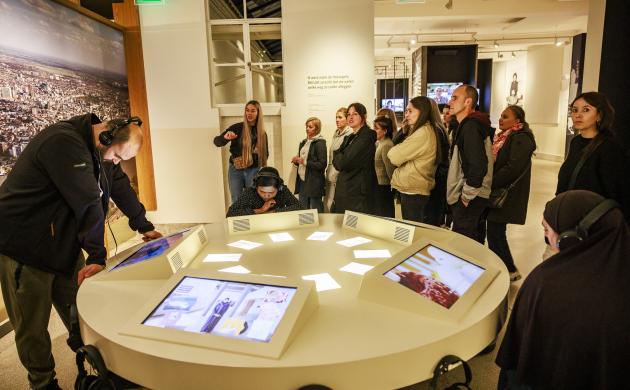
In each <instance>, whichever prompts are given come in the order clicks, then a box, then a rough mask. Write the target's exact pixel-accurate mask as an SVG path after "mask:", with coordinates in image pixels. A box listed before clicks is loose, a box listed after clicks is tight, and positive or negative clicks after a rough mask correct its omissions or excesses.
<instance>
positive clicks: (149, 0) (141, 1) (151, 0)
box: [133, 0, 164, 5]
mask: <svg viewBox="0 0 630 390" xmlns="http://www.w3.org/2000/svg"><path fill="white" fill-rule="evenodd" d="M133 2H134V3H135V4H136V5H147V4H164V0H134V1H133Z"/></svg>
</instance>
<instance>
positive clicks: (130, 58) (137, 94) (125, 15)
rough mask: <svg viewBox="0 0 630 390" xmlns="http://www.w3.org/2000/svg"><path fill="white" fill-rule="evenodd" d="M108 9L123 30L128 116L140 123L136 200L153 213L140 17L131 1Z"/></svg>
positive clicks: (150, 158) (151, 155)
mask: <svg viewBox="0 0 630 390" xmlns="http://www.w3.org/2000/svg"><path fill="white" fill-rule="evenodd" d="M112 6H113V11H114V21H115V22H116V23H117V24H119V25H121V26H124V27H125V32H124V34H125V57H126V60H127V79H128V83H129V105H130V108H131V115H136V116H139V117H140V118H142V121H143V125H142V129H143V133H144V143H143V144H142V148H141V149H140V151H139V152H138V155H137V156H136V171H137V177H138V192H139V197H140V201H141V202H142V203H143V204H144V206H145V207H146V209H147V210H156V209H157V201H156V197H155V177H154V174H153V153H152V148H151V125H150V123H149V108H148V104H147V91H146V82H145V78H144V58H143V55H142V35H141V32H140V16H139V14H138V7H137V6H136V5H134V2H133V0H125V2H124V3H114V4H113V5H112Z"/></svg>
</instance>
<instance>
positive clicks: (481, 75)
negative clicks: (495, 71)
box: [477, 59, 492, 112]
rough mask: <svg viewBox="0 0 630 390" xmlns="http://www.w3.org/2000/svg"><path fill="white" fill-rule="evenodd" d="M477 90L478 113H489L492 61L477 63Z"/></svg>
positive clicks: (486, 60) (479, 61) (485, 60)
mask: <svg viewBox="0 0 630 390" xmlns="http://www.w3.org/2000/svg"><path fill="white" fill-rule="evenodd" d="M477 88H479V111H482V112H490V103H491V101H490V96H491V95H492V59H484V60H478V61H477Z"/></svg>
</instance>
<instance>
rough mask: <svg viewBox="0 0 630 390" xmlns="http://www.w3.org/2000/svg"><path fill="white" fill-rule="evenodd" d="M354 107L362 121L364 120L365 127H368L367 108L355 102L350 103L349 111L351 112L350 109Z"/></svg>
mask: <svg viewBox="0 0 630 390" xmlns="http://www.w3.org/2000/svg"><path fill="white" fill-rule="evenodd" d="M352 107H354V110H355V111H356V112H357V114H359V115H360V116H361V119H362V120H363V125H367V108H365V106H364V105H363V104H361V103H358V102H354V103H350V105H349V106H348V111H350V108H352ZM346 116H347V114H346Z"/></svg>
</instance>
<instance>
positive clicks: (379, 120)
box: [374, 115, 394, 139]
mask: <svg viewBox="0 0 630 390" xmlns="http://www.w3.org/2000/svg"><path fill="white" fill-rule="evenodd" d="M376 125H378V126H379V127H380V128H381V129H383V130H385V137H386V138H389V139H391V138H392V136H393V135H394V125H393V124H392V120H391V119H389V118H388V117H386V116H385V115H381V116H377V117H376V118H374V129H376Z"/></svg>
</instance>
